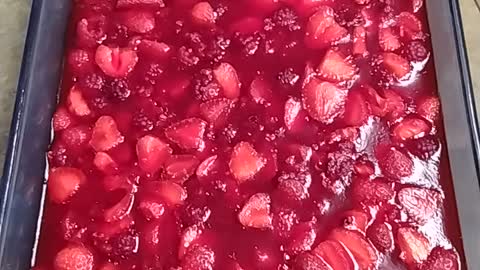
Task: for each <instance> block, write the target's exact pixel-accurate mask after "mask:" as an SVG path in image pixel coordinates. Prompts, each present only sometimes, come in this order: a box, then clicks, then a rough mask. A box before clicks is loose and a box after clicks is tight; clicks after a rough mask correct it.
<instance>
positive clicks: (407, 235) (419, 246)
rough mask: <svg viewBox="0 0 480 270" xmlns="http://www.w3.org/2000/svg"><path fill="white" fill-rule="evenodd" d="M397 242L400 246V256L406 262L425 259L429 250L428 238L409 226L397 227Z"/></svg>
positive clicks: (416, 261) (419, 261)
mask: <svg viewBox="0 0 480 270" xmlns="http://www.w3.org/2000/svg"><path fill="white" fill-rule="evenodd" d="M397 243H398V246H399V247H400V251H401V253H400V258H401V259H402V260H403V261H404V262H405V263H407V264H416V263H421V262H423V261H425V260H426V259H427V257H428V254H429V252H430V243H429V241H428V239H427V238H426V237H425V236H424V235H423V234H421V233H420V232H418V231H417V230H415V229H414V228H411V227H404V228H400V229H398V232H397Z"/></svg>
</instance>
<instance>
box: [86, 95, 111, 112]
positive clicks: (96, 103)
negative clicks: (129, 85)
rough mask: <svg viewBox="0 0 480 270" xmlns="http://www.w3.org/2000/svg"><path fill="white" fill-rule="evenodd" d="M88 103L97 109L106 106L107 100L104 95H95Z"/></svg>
mask: <svg viewBox="0 0 480 270" xmlns="http://www.w3.org/2000/svg"><path fill="white" fill-rule="evenodd" d="M90 103H91V104H92V106H93V107H95V108H97V109H104V108H105V107H107V106H108V101H107V99H106V98H105V97H96V98H94V99H93V100H92V101H91V102H90Z"/></svg>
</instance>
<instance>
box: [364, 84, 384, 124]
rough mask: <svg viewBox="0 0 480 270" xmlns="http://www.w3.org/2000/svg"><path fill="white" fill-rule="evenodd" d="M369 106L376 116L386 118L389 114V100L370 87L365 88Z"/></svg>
mask: <svg viewBox="0 0 480 270" xmlns="http://www.w3.org/2000/svg"><path fill="white" fill-rule="evenodd" d="M364 92H365V96H366V99H367V103H368V106H369V108H370V110H371V112H372V113H373V115H375V116H379V117H384V116H385V115H386V114H387V112H388V108H387V100H386V99H385V98H383V97H382V96H380V95H379V94H378V92H377V91H376V90H375V89H373V88H372V87H370V86H365V87H364Z"/></svg>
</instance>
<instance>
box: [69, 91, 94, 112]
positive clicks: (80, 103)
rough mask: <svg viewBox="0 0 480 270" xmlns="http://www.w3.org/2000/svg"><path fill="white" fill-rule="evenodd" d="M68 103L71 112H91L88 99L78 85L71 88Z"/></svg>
mask: <svg viewBox="0 0 480 270" xmlns="http://www.w3.org/2000/svg"><path fill="white" fill-rule="evenodd" d="M67 104H68V109H69V110H70V112H71V113H74V114H76V115H78V116H87V115H89V114H90V113H91V110H90V108H89V107H88V104H87V101H86V100H85V99H84V98H83V95H82V91H81V90H80V89H79V88H78V87H77V86H73V87H72V88H70V93H68V99H67Z"/></svg>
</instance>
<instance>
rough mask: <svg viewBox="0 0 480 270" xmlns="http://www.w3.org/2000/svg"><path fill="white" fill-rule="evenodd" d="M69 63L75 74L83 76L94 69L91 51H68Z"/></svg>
mask: <svg viewBox="0 0 480 270" xmlns="http://www.w3.org/2000/svg"><path fill="white" fill-rule="evenodd" d="M67 65H68V67H69V68H70V70H71V71H72V73H73V75H75V76H82V75H85V74H87V73H89V72H92V71H93V68H94V63H93V55H92V53H90V52H89V51H86V50H81V49H74V50H71V51H70V52H69V53H68V57H67Z"/></svg>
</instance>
